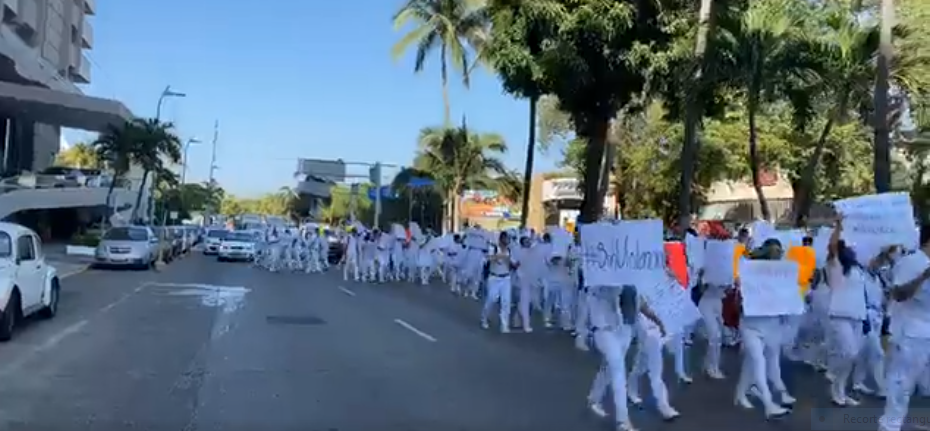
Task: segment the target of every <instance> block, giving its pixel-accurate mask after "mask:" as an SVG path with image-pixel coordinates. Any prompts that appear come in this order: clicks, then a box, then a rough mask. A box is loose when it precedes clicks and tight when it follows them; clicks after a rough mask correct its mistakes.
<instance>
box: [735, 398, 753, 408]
mask: <svg viewBox="0 0 930 431" xmlns="http://www.w3.org/2000/svg"><path fill="white" fill-rule="evenodd" d="M733 404H734V405H736V406H737V407H742V408H744V409H746V410H752V409H753V406H752V403H751V402H749V398H746V396H745V395H743V396H740V397H736V399H735V400H733Z"/></svg>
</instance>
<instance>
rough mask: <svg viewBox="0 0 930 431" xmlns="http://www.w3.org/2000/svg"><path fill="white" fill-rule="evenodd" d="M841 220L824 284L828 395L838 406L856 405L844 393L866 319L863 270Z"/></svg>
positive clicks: (829, 249) (829, 250)
mask: <svg viewBox="0 0 930 431" xmlns="http://www.w3.org/2000/svg"><path fill="white" fill-rule="evenodd" d="M842 232H843V220H842V219H839V220H837V222H836V226H835V227H834V228H833V234H832V235H831V236H830V240H829V242H828V243H827V267H826V276H827V286H828V287H829V289H830V305H829V309H828V314H829V316H830V318H829V320H828V328H827V343H828V344H829V350H830V354H829V358H828V361H827V366H828V368H829V370H830V375H831V376H832V381H831V385H830V398H831V400H832V401H833V404H835V405H838V406H857V405H859V401H857V400H856V399H854V398H851V397H849V396H848V395H847V393H846V389H847V387H848V386H849V378H850V377H851V375H852V370H853V366H854V365H855V362H856V358H857V357H858V356H859V350H860V349H861V348H862V340H863V328H864V327H863V325H864V322H865V321H866V317H867V315H866V292H865V282H866V279H865V274H864V271H863V269H862V267H860V266H859V264H858V263H857V262H856V253H855V252H854V251H853V249H852V248H851V247H849V246H847V245H846V243H845V242H844V241H843V240H841V239H840V235H842Z"/></svg>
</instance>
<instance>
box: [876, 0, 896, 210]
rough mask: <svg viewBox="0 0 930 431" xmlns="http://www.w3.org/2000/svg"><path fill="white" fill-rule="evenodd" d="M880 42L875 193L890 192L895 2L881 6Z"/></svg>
mask: <svg viewBox="0 0 930 431" xmlns="http://www.w3.org/2000/svg"><path fill="white" fill-rule="evenodd" d="M881 7H882V9H881V40H880V42H879V55H878V70H877V72H876V74H875V109H874V114H873V118H872V121H873V130H874V132H875V136H874V143H875V145H873V154H872V157H873V161H872V163H873V166H872V168H873V170H874V172H875V191H876V192H877V193H885V192H887V191H889V190H891V130H890V127H889V125H888V85H889V84H888V75H889V67H890V65H891V62H892V59H893V57H894V46H892V39H891V30H892V27H893V25H894V0H882V2H881Z"/></svg>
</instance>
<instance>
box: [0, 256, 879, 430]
mask: <svg viewBox="0 0 930 431" xmlns="http://www.w3.org/2000/svg"><path fill="white" fill-rule="evenodd" d="M341 275H342V274H341V271H335V270H334V271H331V272H329V273H327V274H322V275H305V274H284V273H279V274H272V273H268V272H265V271H261V270H256V269H252V268H250V267H249V266H248V265H247V264H235V263H230V264H227V263H217V262H216V261H215V259H213V258H207V257H203V256H200V255H193V256H190V257H187V258H185V259H183V260H180V261H178V262H176V263H173V264H172V265H169V266H167V267H166V268H165V269H164V270H162V271H160V272H151V271H139V272H136V271H87V272H84V273H81V274H78V275H75V276H73V277H69V278H68V279H66V280H65V281H64V282H63V283H62V285H63V292H62V303H61V309H60V312H59V315H58V317H56V318H55V319H54V320H52V321H35V322H27V323H26V324H25V325H24V327H22V328H21V329H20V332H18V333H17V336H16V338H15V339H14V340H13V341H12V342H10V343H8V344H5V345H0V379H2V380H0V381H2V384H0V428H2V429H4V430H26V429H29V430H46V429H48V430H62V431H64V430H91V429H94V430H101V429H134V430H135V429H142V430H203V431H213V430H221V429H222V430H263V429H267V430H269V431H271V430H295V431H296V430H301V431H317V430H319V431H330V430H338V431H367V430H374V429H378V430H382V429H383V430H398V431H401V430H404V431H443V430H448V431H471V430H475V431H478V430H482V431H483V430H501V431H510V430H520V431H524V430H525V431H530V430H536V431H546V430H552V431H556V430H579V431H581V430H608V429H611V424H610V421H607V420H603V419H598V418H595V417H594V416H593V415H591V414H590V413H589V412H588V411H587V410H586V408H585V396H586V394H587V392H588V388H589V386H590V383H591V380H592V378H593V376H594V373H595V372H596V368H597V366H598V358H597V355H595V354H593V353H591V354H585V353H583V352H579V351H577V350H575V349H574V348H573V347H572V344H571V340H570V339H569V338H568V336H567V335H563V334H561V333H555V332H546V331H537V332H536V333H533V334H523V333H519V332H515V333H511V334H506V335H504V334H499V333H498V332H497V331H484V330H481V329H480V328H479V326H478V304H477V303H476V302H474V301H469V300H464V299H461V298H455V297H452V296H451V295H450V294H449V293H448V292H447V291H446V289H445V288H444V287H442V286H440V285H438V284H434V285H433V286H430V287H423V286H415V285H409V284H404V285H399V284H396V285H390V284H388V285H369V284H359V283H353V282H343V281H342V279H341ZM695 344H696V345H698V344H700V341H699V342H697V343H695ZM695 356H698V355H695ZM697 359H698V358H697V357H695V365H696V364H697ZM725 360H726V364H725V365H726V370H727V374H728V379H727V380H725V381H722V382H714V381H709V380H706V379H704V378H702V377H700V376H699V375H697V374H698V373H696V372H695V373H694V374H695V383H694V384H692V385H690V386H680V385H679V384H678V383H673V382H674V379H673V378H672V375H671V374H667V379H666V381H667V382H669V386H670V390H671V399H672V403H673V405H674V406H675V407H676V408H677V409H678V410H679V411H680V412H681V413H682V417H681V418H680V419H678V420H677V421H676V422H672V423H663V422H662V421H661V420H659V418H658V415H657V414H656V413H655V412H654V410H651V409H646V410H636V409H632V412H633V413H632V414H633V418H634V423H635V424H636V425H637V426H638V427H639V428H640V429H643V430H653V429H656V430H685V429H688V430H691V429H699V428H700V429H704V428H706V429H714V430H718V431H728V430H733V431H736V430H741V431H742V430H745V429H748V427H756V429H771V430H801V429H811V425H812V424H811V408H814V407H815V406H822V407H826V406H829V403H828V401H827V399H828V398H827V397H826V394H825V390H826V381H825V379H824V378H823V377H822V376H820V375H819V374H817V373H814V372H813V371H810V370H808V369H806V368H803V367H797V366H793V365H788V364H786V365H785V371H784V374H785V379H786V381H787V382H788V384H789V386H792V388H793V391H792V392H793V394H794V395H795V396H796V397H797V398H798V399H799V402H798V406H797V408H796V410H795V412H794V413H793V414H792V415H791V416H789V417H787V418H784V419H782V420H779V421H773V422H768V423H767V422H766V421H765V420H764V418H763V416H762V413H761V410H755V411H744V410H740V409H738V408H737V407H734V406H733V402H732V400H733V387H734V385H735V378H736V376H737V373H736V368H735V366H736V365H737V358H736V354H735V351H733V350H732V349H730V351H728V352H727V354H726V357H725ZM666 368H667V370H666V371H667V372H668V371H669V370H668V368H670V367H666ZM692 369H697V367H692ZM642 386H643V388H644V392H643V395H644V396H647V398H648V385H646V384H645V383H644V384H643V385H642ZM608 404H609V403H608ZM863 406H864V407H865V406H867V407H880V406H881V404H880V402H878V401H871V402H869V403H868V404H867V405H866V404H865V403H864V405H863Z"/></svg>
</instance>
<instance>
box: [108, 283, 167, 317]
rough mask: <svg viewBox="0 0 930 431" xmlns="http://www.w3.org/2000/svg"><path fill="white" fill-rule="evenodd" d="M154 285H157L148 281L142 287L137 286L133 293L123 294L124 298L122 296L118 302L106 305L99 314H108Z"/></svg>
mask: <svg viewBox="0 0 930 431" xmlns="http://www.w3.org/2000/svg"><path fill="white" fill-rule="evenodd" d="M154 284H155V283H153V282H151V281H148V282H145V283H142V284H140V285H139V286H137V287H136V288H135V289H133V290H132V292H126V293H124V294H123V296H120V297H119V298H117V299H116V301H113V302H111V303H109V304H107V305H105V306H104V307H103V308H101V309H100V311H99V312H100V313H106V312H108V311H110V310H112V309H113V308H115V307H116V306H117V305H120V304H122V303H123V302H126V300H127V299H129V298H130V297H131V296H132V295H135V294H137V293H139V292H141V291H142V289H145V288H146V287H149V286H152V285H154Z"/></svg>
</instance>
